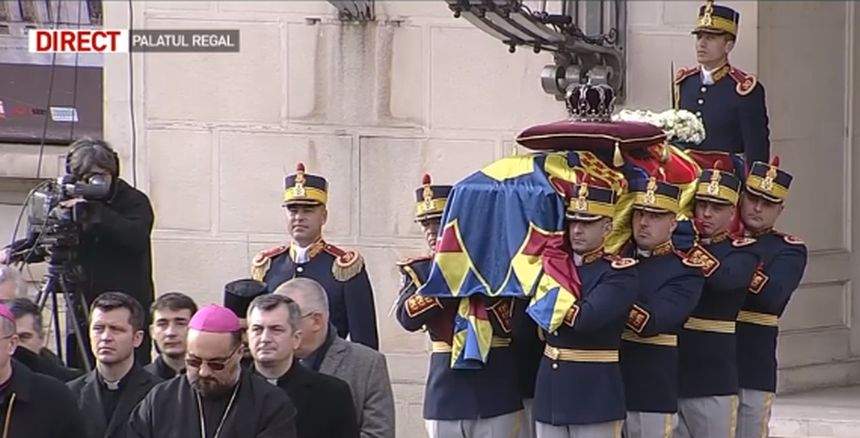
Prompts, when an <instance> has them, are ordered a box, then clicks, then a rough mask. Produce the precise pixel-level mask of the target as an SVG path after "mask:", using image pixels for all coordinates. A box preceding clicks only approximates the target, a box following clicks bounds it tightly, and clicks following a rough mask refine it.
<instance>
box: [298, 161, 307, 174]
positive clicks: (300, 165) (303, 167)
mask: <svg viewBox="0 0 860 438" xmlns="http://www.w3.org/2000/svg"><path fill="white" fill-rule="evenodd" d="M296 172H301V173H304V172H305V163H302V162H301V161H299V164H296Z"/></svg>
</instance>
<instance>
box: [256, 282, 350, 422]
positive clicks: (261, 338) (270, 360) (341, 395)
mask: <svg viewBox="0 0 860 438" xmlns="http://www.w3.org/2000/svg"><path fill="white" fill-rule="evenodd" d="M299 319H301V310H300V309H299V305H298V304H296V302H295V301H293V300H291V299H290V298H287V297H285V296H283V295H277V294H267V295H263V296H259V297H257V298H255V299H254V301H253V302H252V303H251V306H250V308H249V309H248V344H249V346H250V347H251V353H252V355H253V357H254V368H255V371H256V373H257V374H258V375H260V376H261V377H263V378H265V379H266V380H267V381H268V382H269V383H271V384H273V385H275V386H277V387H279V388H281V389H283V390H284V392H286V393H287V395H288V396H289V397H290V399H291V400H292V401H293V403H294V404H295V405H296V411H297V412H298V413H297V416H296V430H297V432H298V436H299V438H358V425H357V424H356V420H355V408H353V406H352V393H351V392H350V390H349V385H348V384H347V383H346V382H344V381H343V380H340V379H338V378H336V377H332V376H328V375H325V374H321V373H318V372H316V371H313V370H310V369H308V368H306V367H304V366H302V364H300V363H299V361H298V359H297V358H296V357H295V351H296V348H298V346H299V343H300V342H301V339H302V338H301V333H300V332H299V329H298V324H299Z"/></svg>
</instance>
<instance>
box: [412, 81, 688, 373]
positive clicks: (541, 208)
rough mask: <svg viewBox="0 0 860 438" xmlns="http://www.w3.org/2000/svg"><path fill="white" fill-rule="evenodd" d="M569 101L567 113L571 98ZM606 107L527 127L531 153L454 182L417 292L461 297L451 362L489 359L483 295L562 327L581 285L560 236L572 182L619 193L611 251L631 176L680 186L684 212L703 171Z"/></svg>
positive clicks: (624, 231)
mask: <svg viewBox="0 0 860 438" xmlns="http://www.w3.org/2000/svg"><path fill="white" fill-rule="evenodd" d="M603 98H604V97H600V99H603ZM592 103H593V102H592ZM568 105H569V110H570V109H571V106H572V105H571V103H570V100H569V101H568ZM575 105H576V104H574V105H573V106H574V107H576V106H575ZM607 106H608V107H610V108H611V105H607ZM593 107H594V108H597V105H596V104H594V105H593ZM605 107H606V106H604V107H602V108H604V109H605ZM579 108H580V109H582V105H579ZM586 110H587V109H586ZM585 112H587V111H585ZM609 113H611V109H609V111H608V113H605V114H603V115H604V116H605V117H603V119H601V120H598V119H596V118H594V117H592V118H591V119H587V120H586V119H583V117H581V116H582V114H581V113H580V114H577V111H574V110H571V114H572V115H573V116H574V117H573V118H572V119H571V120H564V121H560V122H555V123H550V124H545V125H538V126H534V127H531V128H528V129H526V130H525V131H524V132H523V133H522V134H520V136H519V137H518V139H517V141H518V142H519V143H520V144H521V145H523V146H524V147H526V148H529V149H532V150H535V151H536V152H534V153H531V154H529V155H514V156H510V157H506V158H502V159H500V160H498V161H496V162H494V163H492V164H490V165H488V166H486V167H484V168H483V169H481V170H480V171H478V172H475V173H473V174H472V175H470V176H468V177H466V178H465V179H463V180H462V181H460V182H458V183H457V184H456V185H454V188H453V189H452V191H451V193H450V195H449V198H448V202H447V205H446V207H445V211H444V213H443V215H442V219H441V229H440V232H439V234H440V236H439V239H438V243H437V247H436V254H435V258H434V261H433V265H432V268H431V272H430V275H429V278H428V279H427V281H426V283H425V284H424V285H423V286H422V287H421V289H420V290H419V293H420V294H421V295H425V296H431V297H438V298H444V299H460V300H461V301H460V305H459V308H458V309H459V310H458V314H457V316H456V321H455V324H454V326H455V328H454V336H453V345H452V354H451V366H452V367H453V368H467V369H468V368H480V367H481V366H482V365H483V363H485V361H486V359H487V355H488V353H489V350H490V344H491V341H492V334H493V333H492V330H493V329H492V326H491V324H490V323H489V321H488V317H487V311H486V303H487V302H488V300H492V299H496V298H497V297H516V298H522V299H529V300H530V304H529V307H528V310H527V312H528V314H529V315H530V316H531V317H532V318H533V319H535V321H536V322H537V323H538V325H540V326H541V327H542V328H543V329H545V330H550V331H552V330H555V328H557V327H558V326H559V325H560V324H562V322H563V320H564V316H565V314H566V313H567V311H568V310H569V309H570V307H571V306H572V305H573V304H574V303H575V302H576V301H577V299H578V298H579V291H580V281H579V277H578V275H577V271H576V267H575V266H574V264H573V261H572V260H571V258H570V256H569V250H568V243H567V241H566V238H565V233H564V232H565V226H566V225H565V207H566V203H565V200H566V199H567V198H569V197H570V196H571V195H572V188H573V185H574V183H577V182H583V181H584V182H587V183H589V184H591V185H598V186H602V187H608V188H611V189H612V190H614V191H616V193H617V194H618V195H619V203H618V208H617V209H616V219H615V221H616V223H615V230H614V232H613V234H612V235H611V236H610V238H609V239H608V241H607V250H609V251H610V252H612V251H615V250H618V249H619V248H620V247H621V246H622V245H623V244H624V243H625V242H626V241H627V240H628V239H629V237H630V226H629V223H630V215H631V214H632V195H630V194H628V193H627V192H628V186H629V183H630V182H632V181H634V180H637V179H647V178H649V177H650V176H655V175H659V176H660V177H661V178H663V179H664V180H665V181H667V182H670V183H673V184H677V185H679V186H680V187H681V188H682V191H683V196H682V202H683V205H684V207H685V208H684V210H683V211H682V213H681V214H682V215H684V214H689V210H690V204H691V200H692V198H693V196H694V194H695V188H696V187H695V182H696V179H697V177H698V174H699V167H698V166H697V165H696V163H695V162H694V161H693V160H691V159H690V158H689V157H687V156H686V155H685V154H684V152H683V151H681V150H680V149H677V148H675V147H673V146H670V145H667V144H666V143H665V138H666V137H665V134H664V133H663V131H662V130H660V129H659V128H658V127H656V126H654V125H650V124H647V123H640V122H627V121H615V122H612V121H610V120H609ZM577 115H578V116H580V117H576V116H577ZM589 115H593V113H592V114H589ZM679 228H680V229H683V228H684V227H679ZM686 230H687V231H680V232H679V235H680V238H681V240H689V241H690V242H691V243H692V227H687V228H686Z"/></svg>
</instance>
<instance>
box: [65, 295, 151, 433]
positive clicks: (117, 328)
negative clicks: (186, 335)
mask: <svg viewBox="0 0 860 438" xmlns="http://www.w3.org/2000/svg"><path fill="white" fill-rule="evenodd" d="M90 313H91V315H92V321H91V322H90V330H89V333H90V342H91V344H92V346H93V354H95V356H96V367H95V369H94V370H93V371H91V372H90V373H88V374H86V375H83V376H81V377H79V378H77V379H75V380H73V381H71V382H69V383H68V386H69V389H71V390H72V392H73V393H74V394H75V397H76V398H77V403H78V407H79V408H80V410H81V412H82V414H83V418H84V423H85V425H86V435H82V436H85V437H87V438H102V437H105V438H122V437H125V436H126V423H127V422H128V417H129V414H130V413H131V411H132V409H134V407H135V406H136V405H137V404H138V403H139V402H140V401H141V400H142V399H143V397H145V396H146V394H147V393H148V392H149V390H150V389H152V387H153V386H155V385H156V384H158V383H160V382H161V379H160V378H158V377H156V376H153V375H152V374H150V373H148V372H146V371H145V370H144V369H143V368H142V367H140V366H139V365H137V364H136V363H135V361H134V347H135V346H137V345H139V344H140V341H141V340H142V339H143V328H144V322H143V321H144V312H143V309H142V308H141V307H140V304H138V303H137V301H135V300H134V298H132V297H130V296H128V295H126V294H123V293H119V292H106V293H104V294H102V295H100V296H99V297H98V298H96V300H95V301H93V305H92V309H91V311H90Z"/></svg>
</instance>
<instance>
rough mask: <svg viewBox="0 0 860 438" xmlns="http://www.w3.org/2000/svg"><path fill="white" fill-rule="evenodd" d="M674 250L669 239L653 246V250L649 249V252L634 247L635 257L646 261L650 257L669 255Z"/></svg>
mask: <svg viewBox="0 0 860 438" xmlns="http://www.w3.org/2000/svg"><path fill="white" fill-rule="evenodd" d="M674 249H675V247H674V246H673V245H672V240H671V239H670V240H667V241H665V242H663V243H661V244H659V245H657V246H655V247H654V249H651V250H647V249H642V248H639V247H638V246H637V247H636V256H637V258H645V259H647V258H648V257H651V256H662V255H666V254H669V253H671V252H672V251H673V250H674Z"/></svg>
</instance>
